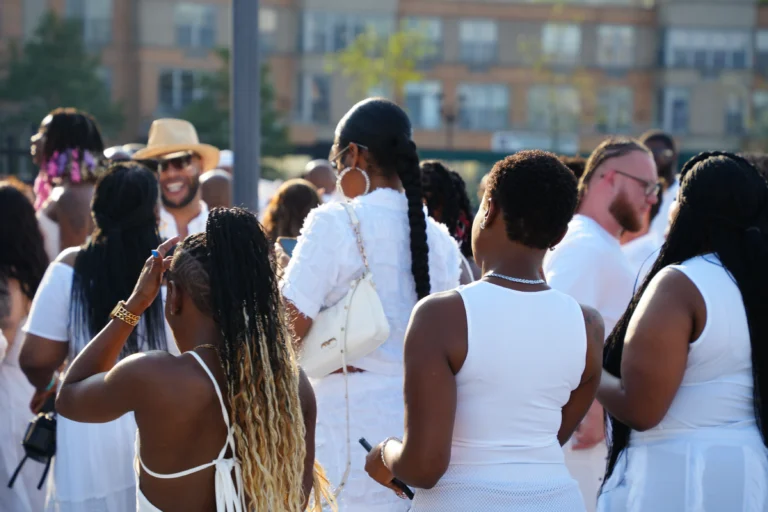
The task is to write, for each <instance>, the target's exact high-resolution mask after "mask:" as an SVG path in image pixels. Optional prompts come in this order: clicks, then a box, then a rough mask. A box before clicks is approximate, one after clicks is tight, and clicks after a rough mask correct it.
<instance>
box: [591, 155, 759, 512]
mask: <svg viewBox="0 0 768 512" xmlns="http://www.w3.org/2000/svg"><path fill="white" fill-rule="evenodd" d="M676 205H677V206H676V208H677V212H673V213H672V224H671V227H670V230H669V234H668V237H667V240H666V242H665V243H664V246H663V247H662V249H661V253H660V254H659V257H658V259H657V260H656V262H655V264H654V265H653V267H652V268H651V270H650V272H649V274H648V277H647V278H646V280H645V282H644V283H643V285H642V287H641V288H640V290H639V291H638V293H637V294H636V296H635V298H634V300H633V301H632V302H631V304H630V307H629V309H628V310H627V312H626V313H625V314H624V316H623V317H622V318H621V320H620V321H619V323H618V324H617V326H616V328H615V329H614V331H613V333H612V334H611V336H610V338H609V339H608V345H607V347H606V354H605V363H604V365H605V371H604V372H603V379H602V382H601V385H600V389H599V392H598V399H599V400H600V401H601V402H602V404H603V406H604V407H605V410H606V411H607V412H608V413H609V414H610V416H611V422H610V423H611V426H612V428H611V430H612V432H611V434H612V435H611V439H612V444H611V447H610V457H609V461H608V468H607V472H606V479H605V483H604V485H603V489H602V492H601V495H600V497H599V500H598V510H599V511H601V512H645V511H649V510H652V511H654V512H699V511H728V512H765V511H768V449H766V444H765V443H766V440H767V439H768V436H767V435H766V434H768V431H767V429H768V404H766V403H765V400H766V399H768V378H766V376H765V369H766V367H767V366H766V365H768V352H766V340H768V316H766V306H767V305H768V267H767V266H766V261H768V238H767V236H766V235H768V185H766V182H765V180H764V178H762V177H761V176H760V174H759V173H758V171H757V170H756V169H755V168H754V167H752V166H751V165H750V164H749V163H748V162H747V161H745V160H744V159H742V158H740V157H737V156H735V155H732V154H728V153H703V154H701V155H699V156H697V157H695V158H694V159H692V160H691V161H689V162H688V163H687V164H686V165H685V167H684V168H683V171H682V173H681V188H680V192H679V195H678V201H677V203H676Z"/></svg>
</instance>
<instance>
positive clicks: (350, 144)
mask: <svg viewBox="0 0 768 512" xmlns="http://www.w3.org/2000/svg"><path fill="white" fill-rule="evenodd" d="M352 144H354V145H355V146H357V147H358V148H360V149H364V150H366V151H368V146H363V145H362V144H358V143H357V142H350V143H349V144H347V147H345V148H344V149H342V150H341V151H339V152H338V153H336V156H330V155H329V156H328V160H330V161H331V167H332V168H333V170H334V171H338V170H339V166H338V164H337V163H336V162H337V161H338V160H339V158H340V157H341V155H343V154H344V152H345V151H347V150H348V149H349V148H351V147H352Z"/></svg>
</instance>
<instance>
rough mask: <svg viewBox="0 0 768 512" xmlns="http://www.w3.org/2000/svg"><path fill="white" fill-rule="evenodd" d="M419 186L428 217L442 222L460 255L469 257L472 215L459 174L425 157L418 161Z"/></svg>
mask: <svg viewBox="0 0 768 512" xmlns="http://www.w3.org/2000/svg"><path fill="white" fill-rule="evenodd" d="M421 185H422V188H423V190H424V200H425V201H426V203H427V210H428V211H429V216H430V217H432V218H433V219H435V220H436V221H438V222H442V223H443V224H445V225H446V226H447V227H448V231H449V232H450V233H451V236H452V237H453V238H455V239H456V241H457V242H459V247H460V249H461V252H462V254H463V255H464V256H466V257H467V258H471V257H472V222H473V221H474V218H475V216H474V214H473V213H472V208H471V206H470V204H469V196H467V186H466V184H465V183H464V180H463V179H462V177H461V175H460V174H459V173H457V172H456V171H452V170H450V169H448V168H447V167H445V166H444V165H443V164H442V163H441V162H438V161H437V160H428V161H425V162H422V163H421ZM438 217H439V218H438Z"/></svg>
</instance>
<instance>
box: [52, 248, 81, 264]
mask: <svg viewBox="0 0 768 512" xmlns="http://www.w3.org/2000/svg"><path fill="white" fill-rule="evenodd" d="M78 254H80V247H69V248H68V249H64V250H63V251H61V252H60V253H59V255H58V256H56V259H55V260H54V261H55V262H56V263H63V264H65V265H68V266H70V267H73V268H74V266H75V260H76V259H77V255H78Z"/></svg>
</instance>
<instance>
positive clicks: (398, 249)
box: [282, 189, 461, 512]
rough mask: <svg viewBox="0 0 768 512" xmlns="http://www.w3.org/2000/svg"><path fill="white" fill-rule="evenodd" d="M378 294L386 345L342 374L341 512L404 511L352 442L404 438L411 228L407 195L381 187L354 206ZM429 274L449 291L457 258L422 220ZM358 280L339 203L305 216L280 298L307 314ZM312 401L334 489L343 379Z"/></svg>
mask: <svg viewBox="0 0 768 512" xmlns="http://www.w3.org/2000/svg"><path fill="white" fill-rule="evenodd" d="M351 204H352V206H353V208H354V209H355V213H356V214H357V216H358V218H359V220H360V231H361V234H362V237H363V242H364V244H365V250H366V253H367V255H368V261H369V265H370V268H371V272H372V274H373V280H374V282H375V284H376V289H377V291H378V293H379V296H380V298H381V301H382V304H383V306H384V313H385V314H386V316H387V320H388V321H389V326H390V336H389V339H388V340H387V341H386V342H385V343H384V344H383V345H382V346H381V347H380V348H379V349H378V350H376V351H375V352H374V353H373V354H371V355H369V356H367V357H364V358H362V359H360V360H357V361H354V362H350V364H352V365H353V366H355V367H357V368H360V369H363V370H365V372H364V373H353V374H350V376H349V402H350V419H351V438H352V442H353V443H354V444H353V446H351V447H350V448H351V450H352V451H351V454H352V471H351V474H350V477H349V481H348V482H347V484H346V486H345V488H344V490H343V492H342V494H341V496H340V506H339V510H340V511H342V512H345V511H361V512H377V511H382V512H383V511H386V512H392V511H394V512H397V511H405V510H408V508H409V504H408V503H407V502H405V501H403V500H401V499H399V498H397V497H396V496H395V494H394V493H393V492H392V491H391V490H389V489H387V488H384V487H382V486H380V485H379V484H377V483H376V482H374V481H373V480H371V479H370V478H369V477H368V475H367V474H366V473H365V471H364V469H363V466H364V463H365V451H364V450H363V449H362V448H361V447H360V446H359V445H358V444H357V439H359V438H360V437H365V438H366V439H367V440H368V441H370V442H371V443H374V444H375V443H378V442H379V441H382V440H383V439H385V438H386V437H388V436H392V435H401V434H402V432H403V426H404V418H403V410H404V404H403V389H402V388H403V339H404V337H405V329H406V327H407V325H408V320H409V318H410V315H411V310H412V309H413V307H414V306H415V305H416V299H417V297H416V289H415V284H414V280H413V275H412V273H411V252H410V237H409V233H410V227H409V224H408V202H407V200H406V198H405V195H404V194H402V193H399V192H396V191H394V190H391V189H378V190H375V191H373V192H372V193H370V194H368V195H366V196H363V197H360V198H357V199H355V200H354V201H352V203H351ZM427 244H428V246H429V275H430V283H431V290H432V292H439V291H444V290H449V289H452V288H455V287H456V286H457V285H458V283H459V273H460V267H461V258H460V255H459V249H458V246H457V244H456V242H455V240H454V239H453V238H451V236H450V234H449V233H448V230H447V229H446V228H445V226H442V225H440V224H437V223H436V222H434V221H433V220H432V219H430V218H427ZM362 272H363V262H362V259H361V256H360V253H359V251H358V249H357V244H356V241H355V235H354V232H353V231H352V227H351V226H350V221H349V217H348V216H347V213H346V211H345V210H344V208H343V206H342V205H340V204H338V203H331V204H325V205H323V206H321V207H319V208H317V209H315V210H313V211H312V212H310V214H309V216H308V217H307V219H306V221H305V222H304V227H303V229H302V232H301V236H300V237H299V241H298V244H297V245H296V249H295V250H294V252H293V257H292V259H291V263H290V264H289V265H288V267H287V268H286V272H285V277H284V282H283V287H282V292H283V295H284V296H285V298H287V299H288V300H290V301H291V302H293V304H294V305H295V306H296V307H297V308H298V310H299V311H301V312H302V313H303V314H304V315H306V316H308V317H310V318H315V317H316V316H317V314H318V312H319V311H320V310H322V309H323V308H326V307H329V306H332V305H333V304H335V303H336V302H338V301H339V300H341V299H342V298H343V297H344V296H345V295H346V293H347V290H348V289H349V283H350V281H351V280H352V279H354V278H356V277H359V276H360V275H362ZM312 385H313V387H314V390H315V394H316V397H317V432H316V441H315V442H316V458H317V460H318V461H319V462H320V463H321V464H322V465H323V466H324V467H325V469H326V471H327V472H328V476H329V478H330V479H331V483H332V484H333V485H334V486H335V485H338V484H339V481H340V479H341V476H342V474H343V473H344V469H345V467H346V461H347V441H346V430H345V429H346V424H345V400H344V377H343V376H342V375H329V376H327V377H325V378H323V379H319V380H315V381H313V383H312Z"/></svg>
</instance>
